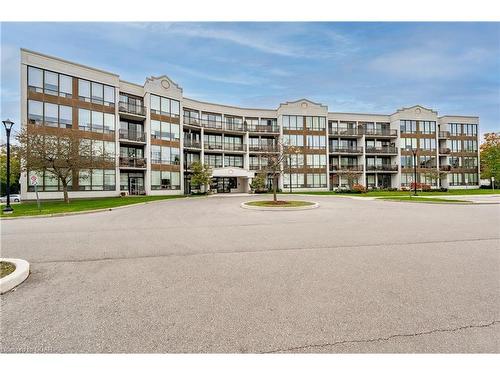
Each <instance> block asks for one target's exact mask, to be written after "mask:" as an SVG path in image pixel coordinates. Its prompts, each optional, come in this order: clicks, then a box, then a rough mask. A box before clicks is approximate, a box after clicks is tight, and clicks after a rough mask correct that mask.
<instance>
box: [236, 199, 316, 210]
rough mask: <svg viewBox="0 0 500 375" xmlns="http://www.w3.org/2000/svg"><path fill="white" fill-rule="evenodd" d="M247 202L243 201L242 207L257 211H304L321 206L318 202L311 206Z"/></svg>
mask: <svg viewBox="0 0 500 375" xmlns="http://www.w3.org/2000/svg"><path fill="white" fill-rule="evenodd" d="M249 202H255V201H249ZM308 202H310V201H308ZM247 203H248V202H243V203H241V204H240V207H241V208H244V209H246V210H256V211H303V210H313V209H315V208H318V207H319V203H318V202H310V203H313V204H312V205H310V206H299V207H259V206H250V205H248V204H247Z"/></svg>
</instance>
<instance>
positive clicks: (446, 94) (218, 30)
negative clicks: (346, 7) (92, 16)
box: [1, 23, 500, 133]
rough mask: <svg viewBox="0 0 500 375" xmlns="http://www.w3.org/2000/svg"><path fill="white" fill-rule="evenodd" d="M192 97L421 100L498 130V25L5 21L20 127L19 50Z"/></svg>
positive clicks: (347, 104) (7, 64) (244, 101)
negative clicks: (161, 84) (172, 84)
mask: <svg viewBox="0 0 500 375" xmlns="http://www.w3.org/2000/svg"><path fill="white" fill-rule="evenodd" d="M20 47H24V48H28V49H32V50H35V51H39V52H43V53H46V54H49V55H54V56H58V57H61V58H64V59H67V60H70V61H75V62H79V63H81V64H85V65H90V66H92V67H96V68H101V69H104V70H108V71H111V72H114V73H117V74H119V75H120V76H121V78H122V79H124V80H127V81H131V82H136V83H140V84H143V83H144V81H145V78H146V76H151V75H161V74H167V75H168V76H169V77H170V78H171V79H173V80H174V81H176V82H177V83H178V84H179V85H180V86H181V87H183V89H184V95H185V96H188V97H191V98H194V99H199V100H204V101H213V102H217V103H224V104H233V105H241V106H247V107H262V108H276V107H277V106H278V105H279V103H281V102H283V101H287V100H294V99H299V98H303V97H306V98H309V99H311V100H313V101H318V102H321V103H324V104H327V105H328V107H329V110H330V111H334V112H366V113H393V112H394V111H395V110H397V109H398V108H401V107H406V106H411V105H414V104H421V105H424V106H426V107H430V108H433V109H435V110H437V111H438V112H439V113H440V115H443V114H452V115H460V114H464V115H478V116H480V118H481V119H480V121H481V132H482V133H484V132H488V131H500V23H2V25H1V52H2V53H1V79H2V81H1V100H2V105H1V112H2V113H1V117H2V119H3V118H5V117H10V118H12V119H13V120H14V121H16V123H19V48H20Z"/></svg>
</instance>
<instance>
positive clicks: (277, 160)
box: [262, 136, 299, 203]
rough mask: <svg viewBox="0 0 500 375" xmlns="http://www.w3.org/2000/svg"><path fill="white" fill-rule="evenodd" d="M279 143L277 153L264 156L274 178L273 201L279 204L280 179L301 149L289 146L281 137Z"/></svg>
mask: <svg viewBox="0 0 500 375" xmlns="http://www.w3.org/2000/svg"><path fill="white" fill-rule="evenodd" d="M277 143H278V148H277V151H276V152H271V153H267V154H264V155H263V156H262V157H263V158H265V159H267V164H266V168H267V170H268V172H269V173H270V174H271V175H272V178H273V201H274V202H275V203H276V202H278V198H277V195H276V193H277V189H278V181H279V177H280V175H282V174H283V171H284V169H283V167H284V164H285V162H286V161H287V158H288V157H289V156H290V155H296V154H297V153H299V149H298V148H297V147H296V146H292V145H289V144H287V143H286V142H284V140H283V138H282V137H281V136H280V137H279V138H278V142H277ZM290 168H291V166H290ZM290 183H292V181H290Z"/></svg>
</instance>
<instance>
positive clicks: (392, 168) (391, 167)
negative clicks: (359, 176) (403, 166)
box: [366, 164, 398, 172]
mask: <svg viewBox="0 0 500 375" xmlns="http://www.w3.org/2000/svg"><path fill="white" fill-rule="evenodd" d="M366 171H375V172H378V171H382V172H397V171H398V165H397V164H380V165H367V166H366Z"/></svg>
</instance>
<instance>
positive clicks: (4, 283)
mask: <svg viewBox="0 0 500 375" xmlns="http://www.w3.org/2000/svg"><path fill="white" fill-rule="evenodd" d="M0 260H2V261H4V262H9V263H13V264H14V265H15V266H16V269H15V270H14V272H12V273H11V274H9V275H7V276H5V277H2V278H1V279H0V294H4V293H6V292H8V291H9V290H11V289H14V288H15V287H16V286H18V285H19V284H21V283H22V282H23V281H24V280H26V279H27V278H28V276H29V274H30V264H29V263H28V262H27V261H25V260H24V259H13V258H0Z"/></svg>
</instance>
